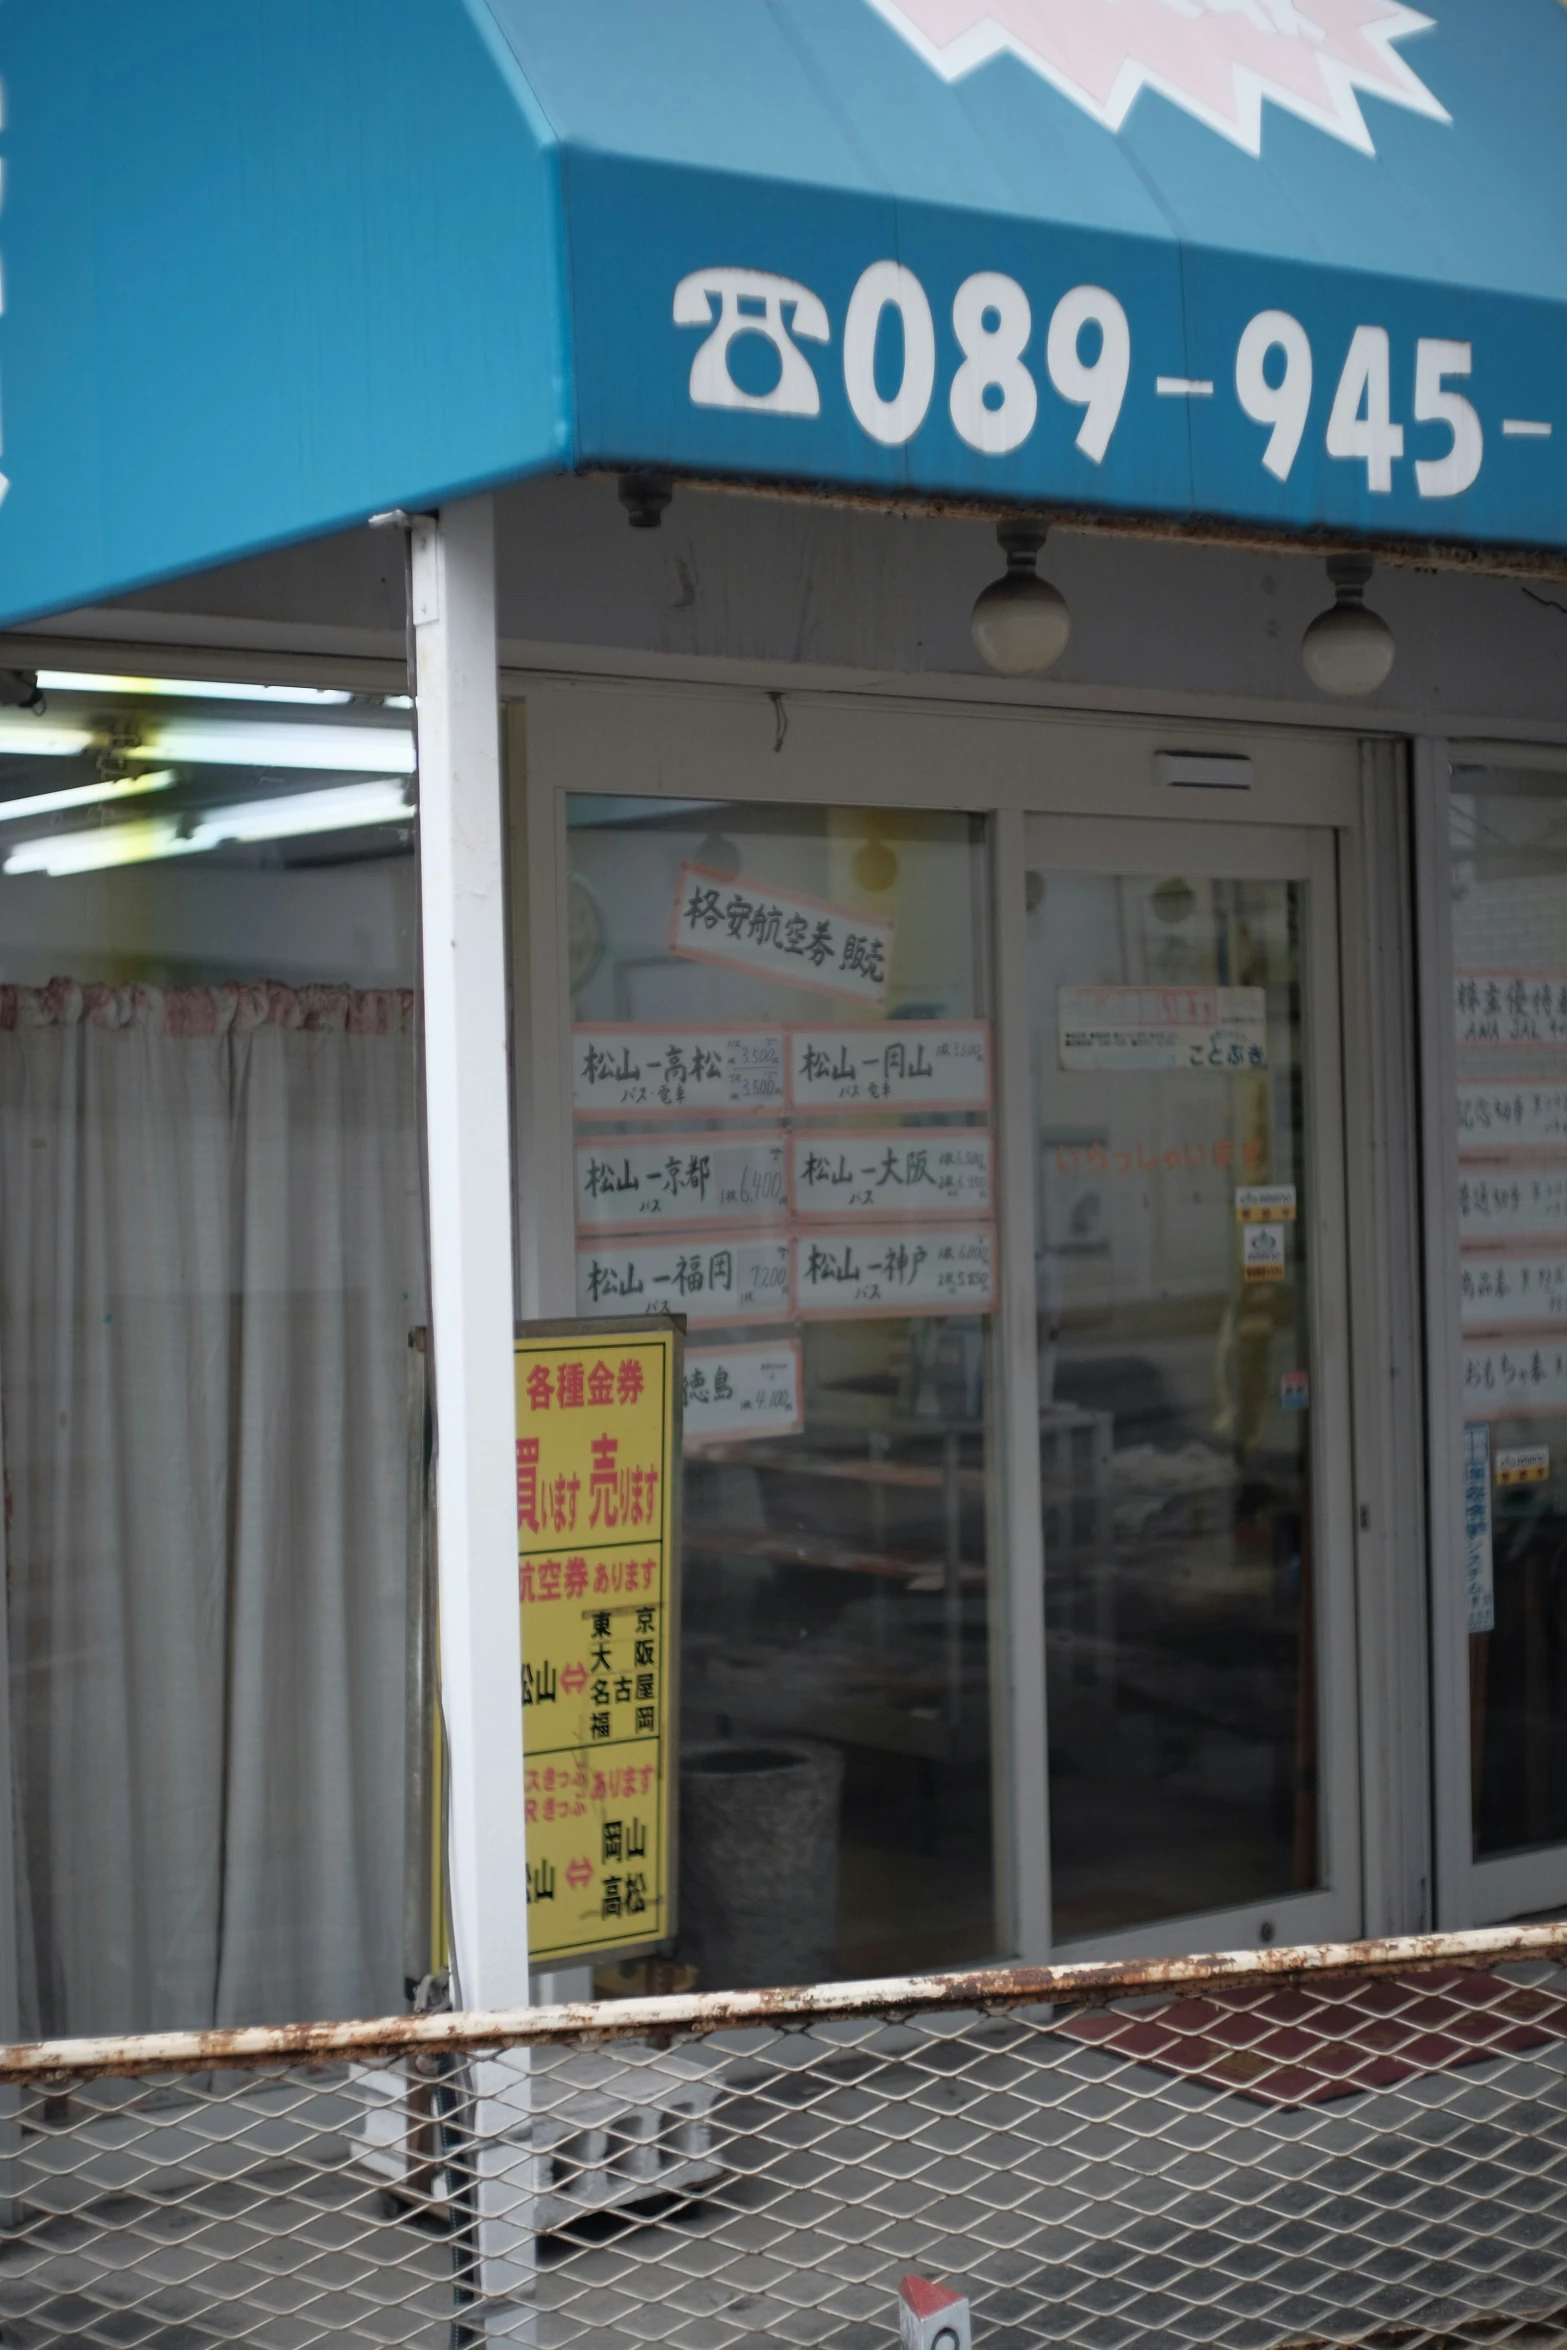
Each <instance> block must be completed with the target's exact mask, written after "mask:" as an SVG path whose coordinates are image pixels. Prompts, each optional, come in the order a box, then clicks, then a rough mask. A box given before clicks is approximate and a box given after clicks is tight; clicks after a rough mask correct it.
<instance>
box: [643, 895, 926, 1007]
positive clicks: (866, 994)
mask: <svg viewBox="0 0 1567 2350" xmlns="http://www.w3.org/2000/svg"><path fill="white" fill-rule="evenodd" d="M669 946H670V952H671V953H672V954H676V955H685V956H689V957H690V958H691V959H692V960H693V961H695V962H698V963H722V964H723V965H724V966H725V968H726V969H728V970H732V971H752V972H755V973H756V974H757V975H758V976H759V977H761V978H763V979H775V980H778V979H781V980H783V981H784V982H785V984H786V985H787V986H790V987H808V988H814V989H817V990H819V991H820V992H822V993H823V994H826V995H838V996H847V997H849V998H850V999H851V1000H852V1001H853V1002H855V1003H859V1004H872V1005H876V1006H878V1007H879V1006H880V1005H881V1003H882V1001H883V999H884V997H885V996H886V993H887V973H888V969H889V967H890V965H891V962H892V924H891V923H890V922H879V921H877V920H876V919H875V917H874V916H873V915H869V914H857V913H855V912H854V910H853V909H852V908H851V907H848V906H834V905H830V904H829V903H828V902H827V900H826V899H825V898H808V897H804V896H802V895H801V893H800V892H799V891H798V890H793V889H778V888H774V887H771V886H764V885H762V884H760V883H751V882H744V881H730V880H727V879H726V878H725V877H724V875H723V874H721V873H710V872H709V871H707V869H706V868H705V867H704V866H701V865H682V866H681V868H680V880H679V883H678V885H677V887H676V890H675V903H674V908H673V911H672V913H671V915H670V922H669Z"/></svg>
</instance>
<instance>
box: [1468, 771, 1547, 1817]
mask: <svg viewBox="0 0 1567 2350" xmlns="http://www.w3.org/2000/svg"><path fill="white" fill-rule="evenodd" d="M1450 822H1451V847H1452V888H1453V962H1454V967H1455V987H1456V997H1457V1001H1456V1005H1455V1016H1456V1020H1457V1073H1458V1085H1457V1101H1456V1104H1455V1105H1454V1109H1455V1124H1456V1131H1457V1143H1458V1186H1457V1192H1458V1237H1459V1260H1460V1261H1459V1265H1458V1267H1457V1279H1458V1283H1459V1293H1460V1298H1461V1307H1460V1313H1461V1322H1462V1329H1463V1392H1464V1426H1463V1432H1462V1433H1463V1466H1464V1550H1465V1558H1466V1563H1467V1580H1468V1622H1469V1691H1470V1765H1471V1776H1472V1790H1473V1820H1474V1849H1475V1852H1476V1855H1477V1856H1480V1855H1491V1854H1495V1853H1501V1852H1514V1851H1519V1850H1522V1849H1524V1848H1525V1847H1527V1846H1529V1845H1537V1844H1548V1843H1558V1842H1560V1841H1561V1840H1562V1839H1563V1838H1567V780H1564V778H1563V777H1562V776H1560V775H1531V774H1523V773H1508V772H1497V773H1487V772H1484V771H1481V770H1478V769H1475V768H1459V769H1457V770H1456V771H1455V773H1454V777H1453V791H1452V798H1451V817H1450Z"/></svg>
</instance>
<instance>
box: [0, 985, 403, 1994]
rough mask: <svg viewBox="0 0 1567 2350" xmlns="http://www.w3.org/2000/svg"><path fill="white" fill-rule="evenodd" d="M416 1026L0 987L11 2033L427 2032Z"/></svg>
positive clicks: (244, 998)
mask: <svg viewBox="0 0 1567 2350" xmlns="http://www.w3.org/2000/svg"><path fill="white" fill-rule="evenodd" d="M413 1031H414V1005H413V1000H412V997H411V996H410V995H409V994H408V993H407V992H405V991H380V992H365V991H357V990H352V989H348V988H330V987H310V988H301V989H297V990H295V989H290V988H285V987H280V986H271V985H260V986H246V987H212V988H157V987H142V986H132V987H117V988H110V987H102V986H91V985H79V984H77V983H76V982H74V981H69V980H59V981H56V982H54V983H53V984H52V985H51V986H49V987H47V988H38V989H29V988H19V987H0V1441H3V1457H4V1478H5V1487H4V1490H5V1534H6V1579H7V1599H8V1606H7V1611H6V1614H7V1629H8V1638H9V1652H10V1653H9V1687H10V1699H11V1739H10V1747H11V1756H12V1769H13V1782H14V1784H13V1804H12V1807H11V1810H12V1818H13V1825H14V1838H15V1844H16V1864H15V1871H14V1874H15V1879H16V1885H17V1901H16V1905H15V1912H14V1914H15V1918H16V1931H17V1936H18V1945H19V1947H18V1954H17V1956H18V1978H19V1984H20V1991H19V2001H20V2017H19V2020H20V2024H21V2028H22V2030H23V2031H24V2032H26V2033H28V2034H33V2033H44V2034H49V2035H53V2034H56V2033H78V2032H124V2031H143V2030H154V2029H160V2028H163V2027H177V2026H187V2025H204V2024H217V2025H223V2024H236V2023H245V2022H251V2021H265V2022H284V2021H290V2020H294V2019H299V2018H305V2017H337V2016H349V2015H366V2014H369V2015H374V2014H381V2013H385V2012H386V2011H388V2010H389V2009H392V2008H395V2007H397V2006H399V2005H401V2003H402V1993H403V1987H402V1980H401V1959H402V1953H401V1905H402V1869H403V1787H404V1756H403V1708H404V1626H405V1621H406V1614H405V1574H406V1534H405V1514H406V1498H405V1497H406V1450H405V1447H406V1437H405V1411H406V1393H407V1387H406V1382H407V1375H408V1338H409V1332H410V1330H411V1329H413V1328H414V1327H415V1326H416V1325H418V1324H420V1323H422V1322H423V1320H424V1318H425V1302H424V1298H425V1275H424V1262H423V1240H422V1227H421V1215H420V1202H419V1180H418V1162H417V1139H416V1136H417V1126H416V1116H415V1070H414V1054H413Z"/></svg>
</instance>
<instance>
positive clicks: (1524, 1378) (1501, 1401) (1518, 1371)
mask: <svg viewBox="0 0 1567 2350" xmlns="http://www.w3.org/2000/svg"><path fill="white" fill-rule="evenodd" d="M1560 1411H1567V1344H1564V1343H1563V1342H1562V1341H1561V1340H1560V1339H1554V1338H1540V1339H1535V1340H1531V1339H1527V1338H1519V1339H1511V1340H1507V1341H1502V1340H1497V1341H1494V1342H1492V1343H1491V1344H1488V1345H1483V1346H1466V1347H1465V1348H1464V1415H1465V1417H1466V1418H1467V1419H1471V1420H1478V1419H1488V1420H1513V1419H1519V1420H1526V1419H1529V1418H1530V1417H1532V1415H1533V1414H1534V1413H1536V1412H1560Z"/></svg>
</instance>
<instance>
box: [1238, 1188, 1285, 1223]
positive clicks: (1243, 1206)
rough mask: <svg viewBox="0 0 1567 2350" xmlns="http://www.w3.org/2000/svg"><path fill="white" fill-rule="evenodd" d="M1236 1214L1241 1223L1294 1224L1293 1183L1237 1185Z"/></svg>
mask: <svg viewBox="0 0 1567 2350" xmlns="http://www.w3.org/2000/svg"><path fill="white" fill-rule="evenodd" d="M1235 1216H1236V1221H1237V1222H1238V1223H1241V1224H1293V1223H1294V1221H1295V1186H1294V1184H1293V1183H1240V1184H1237V1185H1236V1187H1235Z"/></svg>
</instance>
